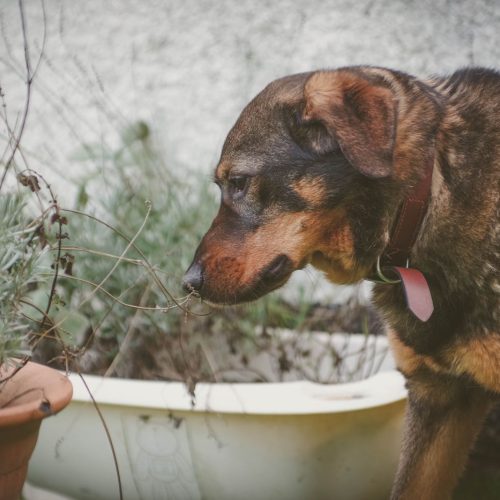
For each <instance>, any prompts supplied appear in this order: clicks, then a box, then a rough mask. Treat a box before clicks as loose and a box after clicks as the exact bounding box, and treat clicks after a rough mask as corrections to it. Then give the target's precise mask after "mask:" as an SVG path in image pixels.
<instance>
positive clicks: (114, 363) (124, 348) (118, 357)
mask: <svg viewBox="0 0 500 500" xmlns="http://www.w3.org/2000/svg"><path fill="white" fill-rule="evenodd" d="M150 293H151V286H147V287H146V290H144V293H143V294H142V296H141V300H140V301H139V307H142V306H144V304H145V303H146V302H147V301H148V299H149V295H150ZM141 314H142V310H141V309H137V310H136V311H135V314H134V316H133V317H132V320H131V321H130V326H129V328H128V331H127V333H126V334H125V337H124V339H123V342H122V343H121V345H120V349H119V350H118V353H117V354H116V356H115V357H114V358H113V361H112V362H111V364H110V365H109V367H108V369H107V370H106V373H105V374H104V376H105V377H109V376H111V375H113V373H114V372H115V370H116V367H117V366H118V364H119V363H120V361H121V360H122V359H123V356H124V354H125V352H126V351H127V350H128V348H129V344H130V342H131V341H132V338H133V337H134V334H135V332H136V331H137V323H138V322H137V320H138V319H139V316H140V315H141Z"/></svg>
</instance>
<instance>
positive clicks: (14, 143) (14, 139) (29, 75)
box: [0, 0, 46, 189]
mask: <svg viewBox="0 0 500 500" xmlns="http://www.w3.org/2000/svg"><path fill="white" fill-rule="evenodd" d="M42 6H43V11H44V23H45V20H46V18H45V6H44V4H43V2H42ZM19 15H20V18H21V30H22V36H23V46H24V63H25V68H26V98H25V103H24V110H23V114H22V118H21V122H20V125H19V132H18V133H17V136H15V135H12V134H11V137H10V140H9V141H8V144H7V148H8V147H9V146H10V147H11V148H12V150H11V152H10V155H9V157H8V158H7V161H6V162H5V168H4V171H3V174H2V178H1V179H0V189H2V186H3V184H4V182H5V178H6V176H7V172H8V171H9V170H10V167H11V166H12V163H13V162H14V158H15V156H16V152H17V150H18V148H19V144H20V142H21V138H22V136H23V133H24V129H25V127H26V122H27V120H28V112H29V109H30V103H31V86H32V83H33V78H34V76H35V73H36V70H38V67H39V64H40V61H41V59H42V54H40V59H39V60H38V62H37V64H36V66H35V68H36V70H35V72H33V71H32V69H31V57H30V50H29V43H28V28H27V25H26V16H25V13H24V2H23V0H19ZM45 31H46V26H45V24H44V40H45V36H46V35H45ZM44 43H45V42H44ZM5 120H6V121H7V117H5Z"/></svg>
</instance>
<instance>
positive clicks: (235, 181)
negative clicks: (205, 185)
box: [227, 175, 248, 198]
mask: <svg viewBox="0 0 500 500" xmlns="http://www.w3.org/2000/svg"><path fill="white" fill-rule="evenodd" d="M227 182H228V185H229V189H230V191H231V195H232V196H233V198H234V197H241V196H243V195H244V194H245V191H246V188H247V185H248V177H247V176H243V175H238V176H234V177H230V178H229V179H228V181H227Z"/></svg>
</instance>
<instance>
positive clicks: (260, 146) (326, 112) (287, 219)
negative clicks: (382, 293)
mask: <svg viewBox="0 0 500 500" xmlns="http://www.w3.org/2000/svg"><path fill="white" fill-rule="evenodd" d="M399 76H400V75H399V74H395V73H393V72H390V71H388V70H381V69H374V68H350V69H343V70H337V71H321V72H314V73H305V74H299V75H294V76H289V77H286V78H282V79H280V80H276V81H275V82H273V83H271V84H270V85H269V86H267V87H266V88H265V89H264V90H263V91H262V92H261V93H260V94H259V95H258V96H257V97H256V98H255V99H254V100H253V101H252V102H250V104H249V105H248V106H247V107H246V108H245V109H244V110H243V112H242V114H241V116H240V117H239V118H238V120H237V122H236V124H235V125H234V127H233V128H232V130H231V131H230V133H229V135H228V137H227V139H226V141H225V144H224V146H223V149H222V155H221V159H220V162H219V164H218V166H217V168H216V171H215V182H216V183H217V185H218V186H219V187H220V190H221V205H220V209H219V212H218V214H217V216H216V217H215V219H214V221H213V223H212V226H211V227H210V229H209V230H208V232H207V234H206V235H205V236H204V238H203V240H202V242H201V243H200V245H199V247H198V249H197V251H196V254H195V257H194V260H193V263H192V264H191V266H190V268H189V269H188V271H187V272H186V275H185V277H184V283H185V287H186V289H187V290H194V291H196V292H198V293H199V294H200V295H201V296H202V297H203V298H205V299H207V300H208V301H210V302H215V303H224V304H234V303H238V302H243V301H249V300H253V299H255V298H258V297H260V296H262V295H264V294H266V293H268V292H270V291H271V290H274V289H276V288H278V287H280V286H281V285H283V284H284V283H285V282H286V281H287V280H288V278H289V277H290V275H291V274H292V272H293V271H295V270H296V269H300V268H302V267H304V266H305V265H306V264H308V263H311V264H312V265H313V266H315V267H317V268H319V269H321V270H323V271H325V273H326V274H327V277H328V278H329V279H330V280H332V281H334V282H338V283H352V282H355V281H358V280H360V279H362V278H363V277H365V276H366V275H367V274H368V273H369V271H370V269H371V267H372V266H373V263H374V261H375V260H376V257H377V256H378V255H379V254H380V252H381V250H382V248H383V246H384V242H385V239H386V233H387V228H388V224H389V220H390V218H391V216H392V215H391V214H393V213H394V211H395V209H396V207H397V204H398V202H399V199H400V198H398V192H399V191H400V190H401V189H400V186H401V185H402V182H401V180H402V179H403V178H404V177H405V175H406V174H407V173H408V172H407V171H409V170H411V168H410V166H411V163H412V161H413V160H412V158H413V155H414V154H417V155H420V156H421V155H422V154H424V150H425V149H426V148H425V144H424V142H425V137H423V136H422V137H420V139H418V140H415V139H414V138H413V139H410V138H408V137H406V136H408V133H407V131H406V130H405V127H404V126H403V127H401V116H398V114H399V115H401V113H402V109H401V108H402V102H401V98H398V96H397V94H398V92H399V93H400V94H405V93H406V94H408V91H406V90H405V89H404V88H403V84H402V83H397V82H396V80H397V78H398V77H399ZM395 88H396V90H395ZM415 93H417V92H415ZM428 107H429V109H431V108H432V106H428ZM404 108H405V109H404V110H403V111H404V113H405V115H406V116H409V115H411V110H412V109H413V108H414V103H413V105H412V103H411V102H410V100H409V99H406V100H405V102H404ZM429 113H430V111H429ZM410 118H411V116H410ZM413 121H415V120H413ZM434 121H435V120H434ZM424 128H425V127H424ZM424 135H425V134H424ZM405 138H406V143H405V145H404V146H402V147H399V148H397V142H398V141H400V139H401V140H403V141H404V140H405ZM419 141H420V142H419ZM423 141H424V142H423ZM420 143H422V144H420ZM419 148H420V152H419ZM395 158H397V159H398V162H396V160H395ZM419 161H421V158H419ZM405 162H406V164H407V166H406V167H401V169H400V170H401V171H400V172H396V170H397V169H396V163H398V164H400V165H403V164H405ZM408 175H409V174H408ZM406 176H407V175H406Z"/></svg>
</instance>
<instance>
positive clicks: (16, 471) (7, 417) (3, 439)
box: [0, 362, 73, 500]
mask: <svg viewBox="0 0 500 500" xmlns="http://www.w3.org/2000/svg"><path fill="white" fill-rule="evenodd" d="M13 371H14V368H13V367H12V366H9V367H6V366H5V365H2V366H0V380H5V379H7V380H6V381H5V382H3V383H0V499H2V500H11V499H12V500H18V499H19V498H20V496H21V491H22V488H23V484H24V480H25V478H26V472H27V469H28V461H29V459H30V457H31V454H32V452H33V450H34V448H35V444H36V441H37V438H38V430H39V428H40V424H41V422H42V419H44V418H45V417H48V416H50V415H54V414H55V413H57V412H58V411H60V410H62V409H63V408H64V407H65V406H66V405H67V404H68V403H69V402H70V400H71V396H72V394H73V387H72V385H71V382H70V381H69V380H68V379H67V378H66V377H65V376H64V375H61V374H60V373H59V372H57V371H56V370H53V369H52V368H48V367H46V366H43V365H39V364H37V363H32V362H29V363H27V364H26V366H24V367H23V368H21V369H20V370H19V371H18V372H17V373H15V374H14V376H13V377H12V378H8V377H9V375H10V374H12V373H13Z"/></svg>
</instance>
